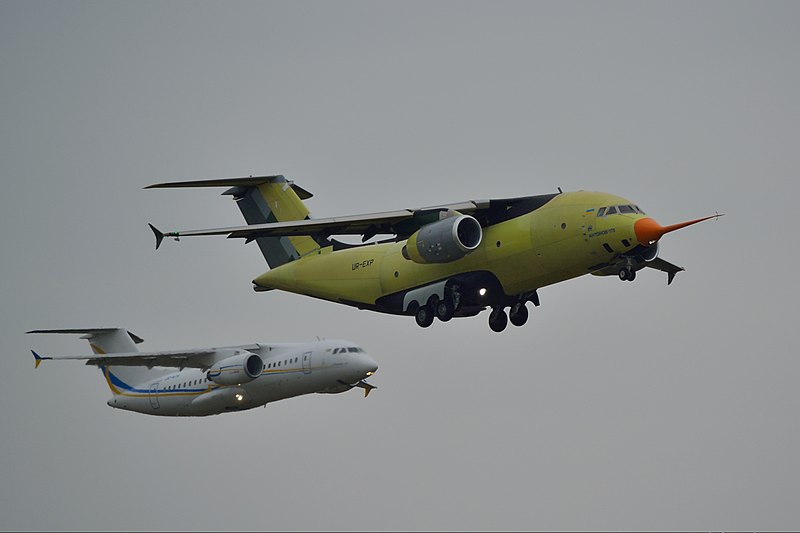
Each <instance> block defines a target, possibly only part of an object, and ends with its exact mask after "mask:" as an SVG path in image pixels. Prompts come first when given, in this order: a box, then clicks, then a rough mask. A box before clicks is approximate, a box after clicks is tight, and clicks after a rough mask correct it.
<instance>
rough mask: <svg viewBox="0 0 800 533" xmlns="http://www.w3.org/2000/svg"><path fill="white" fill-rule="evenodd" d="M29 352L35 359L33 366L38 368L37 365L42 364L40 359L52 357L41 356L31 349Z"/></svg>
mask: <svg viewBox="0 0 800 533" xmlns="http://www.w3.org/2000/svg"><path fill="white" fill-rule="evenodd" d="M31 353H32V354H33V358H34V360H35V361H36V366H34V367H33V368H39V365H40V364H42V361H44V360H45V359H52V357H42V356H41V355H39V354H38V353H36V352H34V351H33V350H31Z"/></svg>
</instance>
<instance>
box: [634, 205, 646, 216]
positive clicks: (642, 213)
mask: <svg viewBox="0 0 800 533" xmlns="http://www.w3.org/2000/svg"><path fill="white" fill-rule="evenodd" d="M633 208H634V209H636V212H637V213H639V214H640V215H644V214H645V212H644V211H642V210H641V208H640V207H639V206H638V205H634V206H633Z"/></svg>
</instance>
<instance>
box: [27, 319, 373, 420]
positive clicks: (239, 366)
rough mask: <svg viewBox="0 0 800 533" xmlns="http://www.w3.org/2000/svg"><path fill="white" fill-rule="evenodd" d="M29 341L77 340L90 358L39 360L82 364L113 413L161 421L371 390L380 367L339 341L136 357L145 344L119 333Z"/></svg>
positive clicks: (116, 330) (99, 330)
mask: <svg viewBox="0 0 800 533" xmlns="http://www.w3.org/2000/svg"><path fill="white" fill-rule="evenodd" d="M28 333H68V334H79V335H83V336H82V337H81V338H82V339H87V340H88V341H89V345H90V346H91V347H92V351H93V352H94V355H82V356H57V357H43V356H41V355H39V354H37V353H36V352H35V351H33V350H31V351H32V352H33V357H34V358H35V361H36V368H38V367H39V364H41V362H42V361H45V360H50V359H54V360H70V359H77V360H82V361H86V364H87V365H95V366H97V367H99V368H100V370H102V372H103V376H104V377H105V379H106V382H107V383H108V387H109V388H110V389H111V392H112V393H113V394H114V395H113V396H112V397H111V399H110V400H108V405H110V406H111V407H114V408H116V409H125V410H127V411H136V412H137V413H144V414H148V415H161V416H207V415H216V414H219V413H226V412H228V411H243V410H246V409H252V408H253V407H259V406H261V405H266V404H267V403H269V402H275V401H278V400H283V399H285V398H292V397H294V396H300V395H301V394H310V393H313V392H318V393H339V392H345V391H348V390H350V389H352V388H353V387H359V388H362V389H364V396H365V397H366V396H367V395H368V394H369V392H370V391H371V390H372V389H374V388H375V386H374V385H370V384H368V383H367V382H366V381H364V379H366V378H368V377H369V376H371V375H372V374H374V373H375V371H376V370H377V369H378V364H377V363H376V362H375V360H374V359H372V357H370V356H369V355H367V353H366V352H365V351H364V350H363V349H362V348H361V347H360V346H358V345H357V344H355V343H353V342H350V341H342V340H320V341H315V342H306V343H280V344H245V345H241V346H223V347H220V348H200V349H192V350H174V351H161V352H140V351H139V350H138V349H137V347H136V345H137V344H139V343H141V342H143V340H142V339H141V338H139V337H137V336H136V335H134V334H133V333H131V332H129V331H127V330H125V329H122V328H90V329H37V330H33V331H28Z"/></svg>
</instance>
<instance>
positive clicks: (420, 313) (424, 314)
mask: <svg viewBox="0 0 800 533" xmlns="http://www.w3.org/2000/svg"><path fill="white" fill-rule="evenodd" d="M415 318H416V319H417V325H418V326H419V327H421V328H427V327H428V326H430V325H431V324H433V309H432V308H431V306H429V305H420V306H419V308H417V314H416V315H415Z"/></svg>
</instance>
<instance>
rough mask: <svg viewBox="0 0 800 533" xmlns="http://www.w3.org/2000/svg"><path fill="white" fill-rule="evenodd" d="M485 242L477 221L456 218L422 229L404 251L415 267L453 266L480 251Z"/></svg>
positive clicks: (428, 225) (446, 219) (411, 238)
mask: <svg viewBox="0 0 800 533" xmlns="http://www.w3.org/2000/svg"><path fill="white" fill-rule="evenodd" d="M482 238H483V230H482V229H481V225H480V223H479V222H478V221H477V220H475V219H474V218H473V217H471V216H469V215H461V214H455V215H453V216H450V217H447V218H445V219H442V220H440V221H438V222H433V223H431V224H427V225H425V226H422V227H421V228H420V229H418V230H417V231H416V232H415V233H414V234H413V235H411V237H409V238H408V241H407V242H406V245H405V246H404V247H403V257H405V258H406V259H410V260H411V261H414V262H415V263H423V264H425V263H450V262H451V261H455V260H457V259H461V258H462V257H464V256H465V255H467V254H468V253H470V252H471V251H472V250H474V249H475V248H477V247H478V245H479V244H480V243H481V239H482Z"/></svg>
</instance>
